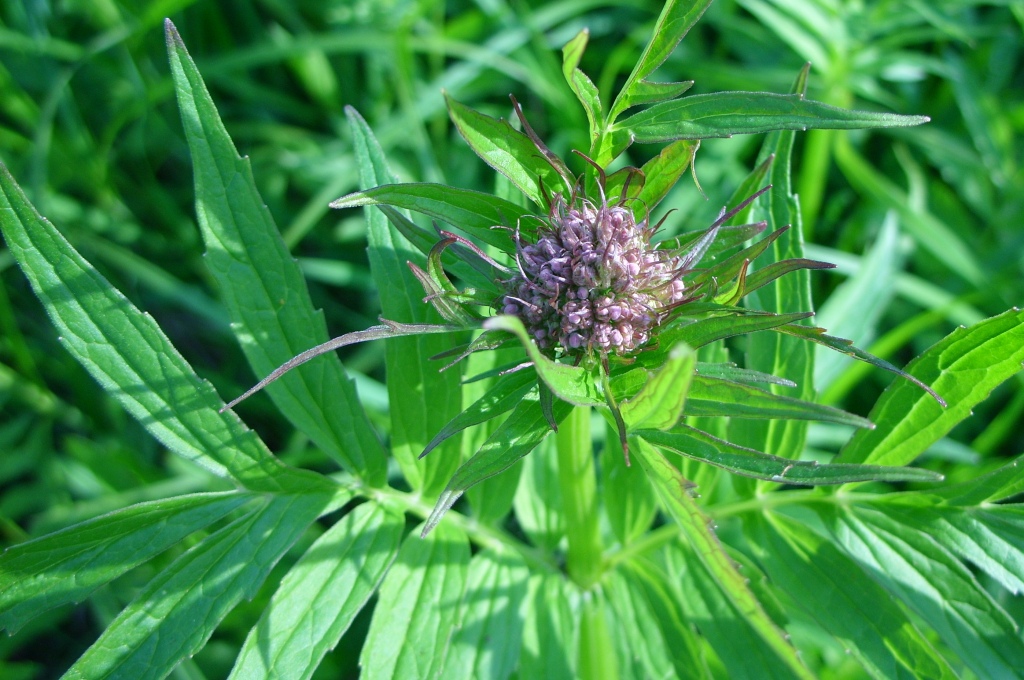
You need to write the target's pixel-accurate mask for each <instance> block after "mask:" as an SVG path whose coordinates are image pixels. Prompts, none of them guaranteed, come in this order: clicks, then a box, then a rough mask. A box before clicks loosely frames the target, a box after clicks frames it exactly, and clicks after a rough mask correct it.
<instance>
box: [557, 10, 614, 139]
mask: <svg viewBox="0 0 1024 680" xmlns="http://www.w3.org/2000/svg"><path fill="white" fill-rule="evenodd" d="M589 39H590V30H589V29H586V28H584V29H583V30H582V31H580V32H579V33H578V34H576V37H575V38H573V39H572V40H570V41H569V42H567V43H566V44H565V47H563V48H562V75H564V76H565V81H566V82H567V83H569V87H570V88H571V89H572V91H573V93H575V95H576V98H577V99H579V100H580V104H582V105H583V109H584V110H585V111H586V112H587V122H588V123H589V125H590V138H591V139H594V138H596V137H597V135H598V134H600V131H599V130H598V125H600V123H602V122H603V120H604V109H603V107H602V106H601V97H600V96H599V95H598V93H597V86H596V85H594V83H593V82H592V81H591V80H590V78H588V77H587V74H585V73H584V72H583V71H581V70H580V69H579V65H580V59H582V58H583V52H584V50H586V49H587V40H589Z"/></svg>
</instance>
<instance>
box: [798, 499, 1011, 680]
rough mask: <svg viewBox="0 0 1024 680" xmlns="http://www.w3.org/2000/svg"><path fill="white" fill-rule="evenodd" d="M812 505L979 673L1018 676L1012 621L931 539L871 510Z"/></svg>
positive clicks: (868, 567)
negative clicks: (815, 506)
mask: <svg viewBox="0 0 1024 680" xmlns="http://www.w3.org/2000/svg"><path fill="white" fill-rule="evenodd" d="M815 509H816V510H817V511H818V513H819V515H821V517H822V519H823V520H824V521H825V524H826V526H828V528H829V530H830V531H831V532H832V533H833V535H834V536H835V537H836V539H837V540H838V542H839V544H840V545H841V546H842V547H843V548H844V549H845V550H846V551H847V552H848V553H849V554H850V555H851V556H852V557H853V558H854V559H856V560H857V561H858V562H859V563H860V564H861V565H862V566H863V568H864V569H866V570H867V571H868V573H869V574H871V576H872V578H874V579H875V580H876V581H878V582H879V583H881V584H882V586H883V587H885V589H886V590H888V591H889V592H890V593H891V594H892V596H893V597H896V598H899V599H900V600H902V601H903V603H904V604H906V605H907V606H908V607H910V608H911V609H912V610H913V611H914V612H915V613H916V614H917V615H918V616H920V617H921V618H922V619H923V620H924V621H927V622H928V624H929V626H931V627H932V628H933V629H934V630H935V631H936V632H937V633H938V634H939V637H940V638H941V639H942V641H943V642H944V643H945V644H946V645H947V646H948V647H949V649H950V651H951V652H952V653H953V654H954V655H955V656H956V658H957V659H958V660H960V661H961V662H962V663H964V664H966V665H967V667H968V668H970V669H971V670H972V671H973V672H974V673H975V674H977V676H978V677H983V678H999V677H1014V676H1015V675H1017V672H1018V670H1019V669H1020V668H1024V641H1021V639H1020V637H1019V635H1018V632H1017V626H1016V624H1015V623H1014V621H1013V620H1012V619H1011V618H1010V617H1009V616H1008V615H1007V614H1006V612H1005V611H1003V609H1002V608H1001V607H999V605H998V604H996V602H995V601H994V600H993V599H992V597H991V596H990V595H989V594H988V593H987V592H985V590H984V589H983V588H981V586H980V585H979V584H978V583H977V581H976V580H975V578H974V576H973V575H972V574H971V572H970V571H968V570H967V569H966V568H965V567H964V566H963V565H962V564H961V563H960V562H959V561H957V560H956V559H955V558H954V557H953V556H952V555H950V554H949V553H948V552H947V551H946V550H944V549H943V548H942V547H941V546H940V545H938V544H937V543H936V542H935V540H934V539H933V538H931V537H930V536H928V535H927V534H925V533H922V532H920V531H918V530H917V529H914V528H912V527H908V526H906V525H903V524H901V523H899V522H897V521H894V520H893V519H891V518H889V517H887V516H886V515H884V514H882V513H880V512H877V511H874V510H871V509H868V508H863V507H860V508H850V509H846V510H839V509H838V508H836V507H835V506H824V505H823V506H820V507H817V508H815Z"/></svg>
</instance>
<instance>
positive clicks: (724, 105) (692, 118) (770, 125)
mask: <svg viewBox="0 0 1024 680" xmlns="http://www.w3.org/2000/svg"><path fill="white" fill-rule="evenodd" d="M928 120H929V118H928V117H927V116H901V115H897V114H894V113H876V112H873V111H848V110H846V109H840V108H837V107H835V106H830V105H828V104H822V103H821V102H816V101H811V100H809V99H804V98H803V95H799V94H773V93H771V92H716V93H713V94H699V95H693V96H690V97H684V98H683V99H677V100H674V101H669V102H662V103H661V104H655V105H654V106H652V107H650V108H648V109H645V110H643V111H641V112H639V113H636V114H634V115H632V116H630V117H629V118H626V119H625V120H622V121H620V122H618V123H616V124H615V128H616V129H623V130H629V131H630V132H631V133H633V135H635V137H636V141H637V142H640V143H643V144H649V143H659V142H669V141H672V140H676V139H707V138H709V137H731V136H733V135H742V134H755V133H758V132H769V131H772V130H809V129H814V128H828V129H840V130H850V129H858V128H879V127H907V126H911V125H920V124H921V123H927V122H928Z"/></svg>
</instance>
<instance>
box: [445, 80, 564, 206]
mask: <svg viewBox="0 0 1024 680" xmlns="http://www.w3.org/2000/svg"><path fill="white" fill-rule="evenodd" d="M445 102H447V104H448V115H449V116H450V117H451V119H452V122H453V123H455V127H456V128H458V130H459V134H461V135H462V138H463V139H465V140H466V143H467V144H469V146H470V148H472V149H473V151H474V152H475V153H476V155H477V156H480V158H482V159H483V161H484V162H485V163H487V165H489V166H491V167H492V168H494V169H495V170H497V171H498V172H500V173H501V174H503V175H504V176H505V177H508V178H509V180H510V181H511V182H512V183H513V184H515V185H516V186H517V187H518V188H519V190H520V191H522V192H523V194H525V195H526V197H527V198H529V199H530V200H531V201H533V202H534V203H535V204H537V206H539V207H542V208H543V207H545V206H546V205H547V202H546V201H545V200H544V197H543V195H542V193H541V188H540V185H541V184H542V185H543V186H544V187H545V188H546V189H547V190H548V191H553V192H559V191H565V192H568V191H571V189H572V187H571V186H570V185H568V184H567V183H566V181H567V180H566V179H565V178H563V177H562V175H561V174H560V173H559V172H558V170H556V169H555V168H554V167H553V166H552V165H551V163H550V162H548V160H547V159H546V158H545V156H544V155H543V154H542V152H541V151H540V150H539V149H538V148H537V146H536V145H535V144H534V143H533V141H531V140H530V138H529V137H528V136H526V135H525V134H523V133H522V132H519V131H518V130H515V129H513V127H512V126H511V125H509V124H508V122H507V121H504V120H497V119H495V118H491V117H490V116H487V115H484V114H482V113H480V112H479V111H474V110H473V109H471V108H469V107H468V106H465V105H463V104H460V103H459V102H457V101H455V100H454V99H452V98H451V97H449V96H448V95H447V94H446V95H445ZM538 183H539V184H538Z"/></svg>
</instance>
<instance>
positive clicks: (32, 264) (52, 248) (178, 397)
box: [0, 165, 333, 491]
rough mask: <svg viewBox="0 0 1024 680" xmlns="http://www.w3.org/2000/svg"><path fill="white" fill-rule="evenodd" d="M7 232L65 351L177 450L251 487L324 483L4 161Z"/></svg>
mask: <svg viewBox="0 0 1024 680" xmlns="http://www.w3.org/2000/svg"><path fill="white" fill-rule="evenodd" d="M0 229H2V231H3V235H4V239H5V240H6V241H7V245H8V248H9V249H10V251H11V254H12V255H14V257H15V259H16V260H17V261H18V263H19V264H20V265H21V267H22V270H23V271H24V273H25V276H26V277H28V279H29V282H30V283H31V284H32V288H33V290H34V291H35V293H36V295H38V296H39V299H40V301H41V302H42V303H43V306H44V307H45V308H46V312H47V314H49V316H50V319H51V321H53V324H54V325H55V326H56V327H57V330H58V331H59V332H60V334H61V340H62V341H63V344H64V346H65V347H66V348H67V350H68V351H69V352H70V353H71V354H72V356H74V357H75V359H76V360H77V361H78V362H79V363H81V364H82V366H83V367H84V368H85V369H86V370H87V371H88V372H89V373H90V375H92V376H93V377H94V378H95V379H96V380H97V381H98V382H99V383H100V385H102V386H103V388H104V389H105V390H106V391H107V392H109V393H110V394H111V396H112V397H113V398H114V399H116V400H117V401H118V402H119V403H120V404H121V405H122V406H123V407H124V409H125V410H126V411H127V412H128V413H129V414H131V415H132V417H134V418H135V419H136V420H138V421H139V422H140V423H141V424H142V425H143V427H145V428H146V430H147V431H148V432H149V433H150V434H151V435H153V437H155V438H156V439H157V440H158V441H159V442H160V443H162V444H163V445H164V446H166V447H167V448H168V449H170V450H171V451H172V452H173V453H175V454H176V455H178V456H180V457H182V458H184V459H185V460H189V461H192V462H193V463H196V464H197V465H199V466H201V467H203V468H205V469H206V470H208V471H209V472H211V473H213V474H215V475H217V476H219V477H226V478H229V479H234V480H237V481H238V482H239V483H241V484H242V485H244V486H245V487H246V488H249V489H252V490H254V491H282V490H285V489H293V490H300V489H310V488H314V487H319V488H321V489H327V488H330V487H332V486H333V483H331V482H329V481H328V480H326V479H324V478H323V477H322V476H320V475H317V474H314V473H312V472H307V471H300V470H295V469H293V468H289V467H286V466H285V465H283V464H282V463H281V462H280V461H279V460H278V459H277V458H274V456H272V455H271V453H270V451H268V450H267V448H266V446H265V445H264V444H263V442H262V441H260V439H259V438H258V437H257V436H256V434H255V433H254V432H253V431H251V430H249V429H248V428H246V427H245V425H243V424H242V423H241V422H240V421H239V420H238V418H236V417H235V416H233V415H223V414H219V413H217V409H218V408H219V407H220V405H221V403H222V402H221V399H220V397H218V396H217V393H216V392H215V391H214V389H213V387H212V386H211V385H210V384H209V383H208V382H206V381H205V380H202V379H201V378H200V377H199V376H198V375H196V374H195V372H194V371H193V370H192V368H191V367H190V366H189V365H188V362H186V361H185V359H184V357H182V356H181V354H179V353H178V351H177V349H175V347H174V346H173V345H172V344H171V341H170V340H168V338H167V336H166V335H164V333H163V331H162V330H161V329H160V327H159V326H158V325H157V324H156V321H154V320H153V317H151V316H149V315H148V314H144V313H143V312H140V311H139V310H138V309H137V308H136V307H135V306H134V305H132V304H131V302H129V301H128V299H127V298H125V297H124V295H122V294H121V293H120V292H119V291H118V290H117V289H115V288H114V287H113V286H111V285H110V282H108V281H107V280H106V279H105V278H103V276H101V275H100V273H99V272H97V271H96V269H94V268H93V266H92V265H91V264H89V263H88V262H87V261H86V260H85V259H84V258H83V257H82V256H81V255H79V254H78V252H77V251H76V250H75V249H74V248H72V247H71V244H70V243H68V242H67V241H66V240H65V239H64V237H63V236H61V235H60V233H59V232H58V231H57V230H56V229H55V228H54V227H53V225H52V224H50V223H49V222H47V221H46V220H45V219H43V218H42V217H41V216H40V215H39V214H38V213H37V212H36V211H35V208H33V207H32V205H31V204H30V203H29V202H28V199H27V198H26V197H25V195H24V193H22V191H21V189H20V188H19V187H18V186H17V184H15V183H14V178H13V177H11V175H10V173H9V172H8V171H7V168H6V167H3V166H2V165H0Z"/></svg>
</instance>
